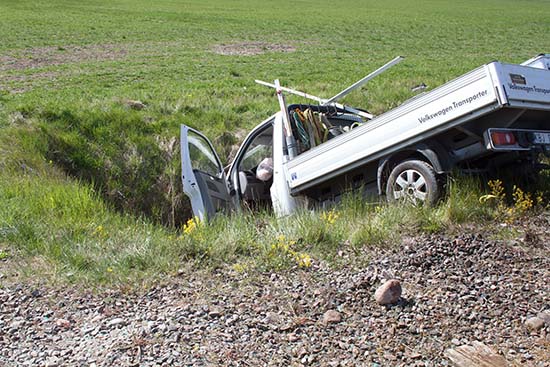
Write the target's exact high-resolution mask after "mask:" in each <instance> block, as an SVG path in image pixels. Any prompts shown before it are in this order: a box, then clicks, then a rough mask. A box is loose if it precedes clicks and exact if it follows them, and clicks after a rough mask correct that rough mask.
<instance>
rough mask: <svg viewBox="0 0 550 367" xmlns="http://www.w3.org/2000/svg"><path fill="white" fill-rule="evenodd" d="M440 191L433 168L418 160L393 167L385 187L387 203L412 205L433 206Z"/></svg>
mask: <svg viewBox="0 0 550 367" xmlns="http://www.w3.org/2000/svg"><path fill="white" fill-rule="evenodd" d="M441 191H442V188H441V185H440V184H439V182H438V181H437V176H436V173H435V171H434V169H433V167H432V166H431V165H429V164H428V163H426V162H424V161H419V160H410V161H405V162H402V163H400V164H398V165H397V166H395V168H394V169H393V170H392V171H391V173H390V176H389V178H388V182H387V185H386V197H387V199H388V201H390V202H394V201H401V202H407V203H411V204H413V205H422V204H426V205H430V206H431V205H434V204H435V203H436V202H437V199H438V198H439V196H440V195H441Z"/></svg>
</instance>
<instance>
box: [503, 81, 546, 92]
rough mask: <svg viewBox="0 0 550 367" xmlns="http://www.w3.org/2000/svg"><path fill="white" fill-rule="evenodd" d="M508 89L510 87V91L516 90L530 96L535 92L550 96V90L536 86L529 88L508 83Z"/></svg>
mask: <svg viewBox="0 0 550 367" xmlns="http://www.w3.org/2000/svg"><path fill="white" fill-rule="evenodd" d="M508 87H509V88H510V89H516V90H522V91H525V92H527V94H529V93H531V92H534V93H541V94H550V89H546V88H537V87H536V86H532V87H528V86H523V85H517V84H512V83H508Z"/></svg>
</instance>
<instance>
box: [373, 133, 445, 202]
mask: <svg viewBox="0 0 550 367" xmlns="http://www.w3.org/2000/svg"><path fill="white" fill-rule="evenodd" d="M410 159H418V160H421V161H424V162H426V163H429V164H430V165H431V166H432V167H433V168H434V170H435V172H436V173H437V174H443V173H445V172H449V170H450V169H451V167H452V161H451V158H450V157H449V154H448V152H447V150H446V149H445V148H444V147H443V146H442V145H441V144H439V143H437V142H436V141H429V142H425V143H420V144H416V145H414V146H411V147H407V148H404V149H402V150H399V151H397V152H395V153H392V154H390V155H387V156H385V157H383V158H381V159H380V161H379V162H378V172H377V185H378V194H379V195H383V194H384V193H385V186H386V183H387V180H388V177H389V175H390V172H391V170H392V169H393V168H394V167H395V166H397V165H398V164H399V163H401V162H403V161H406V160H410Z"/></svg>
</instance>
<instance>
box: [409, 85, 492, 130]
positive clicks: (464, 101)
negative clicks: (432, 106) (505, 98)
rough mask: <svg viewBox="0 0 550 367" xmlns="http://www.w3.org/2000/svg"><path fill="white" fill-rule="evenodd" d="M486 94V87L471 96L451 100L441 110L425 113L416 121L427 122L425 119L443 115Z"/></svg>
mask: <svg viewBox="0 0 550 367" xmlns="http://www.w3.org/2000/svg"><path fill="white" fill-rule="evenodd" d="M486 95H487V89H486V90H484V91H481V92H478V93H476V94H474V95H473V96H470V97H468V98H465V99H462V100H460V101H456V102H452V103H451V104H450V105H449V106H447V107H445V108H442V109H441V110H439V111H437V112H435V113H427V114H425V115H424V116H422V117H419V118H418V122H420V123H421V124H422V123H424V122H427V121H429V120H431V119H433V118H436V117H439V116H445V115H446V114H447V113H449V112H451V111H453V110H454V109H456V108H460V107H463V106H466V105H468V104H470V103H472V102H473V101H475V100H476V99H478V98H481V97H485V96H486Z"/></svg>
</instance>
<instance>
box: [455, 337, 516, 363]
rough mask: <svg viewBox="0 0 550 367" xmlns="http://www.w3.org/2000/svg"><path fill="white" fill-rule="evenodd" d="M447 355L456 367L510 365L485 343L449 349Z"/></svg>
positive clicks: (474, 343)
mask: <svg viewBox="0 0 550 367" xmlns="http://www.w3.org/2000/svg"><path fill="white" fill-rule="evenodd" d="M445 356H446V357H447V358H448V359H449V360H450V361H451V363H452V364H453V365H454V366H456V367H508V362H506V360H505V359H504V358H503V357H502V356H500V355H499V354H497V353H496V352H495V351H494V350H492V349H491V348H489V347H488V346H486V345H485V344H483V343H480V342H473V343H472V345H462V346H460V347H458V348H455V349H447V350H446V351H445Z"/></svg>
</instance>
